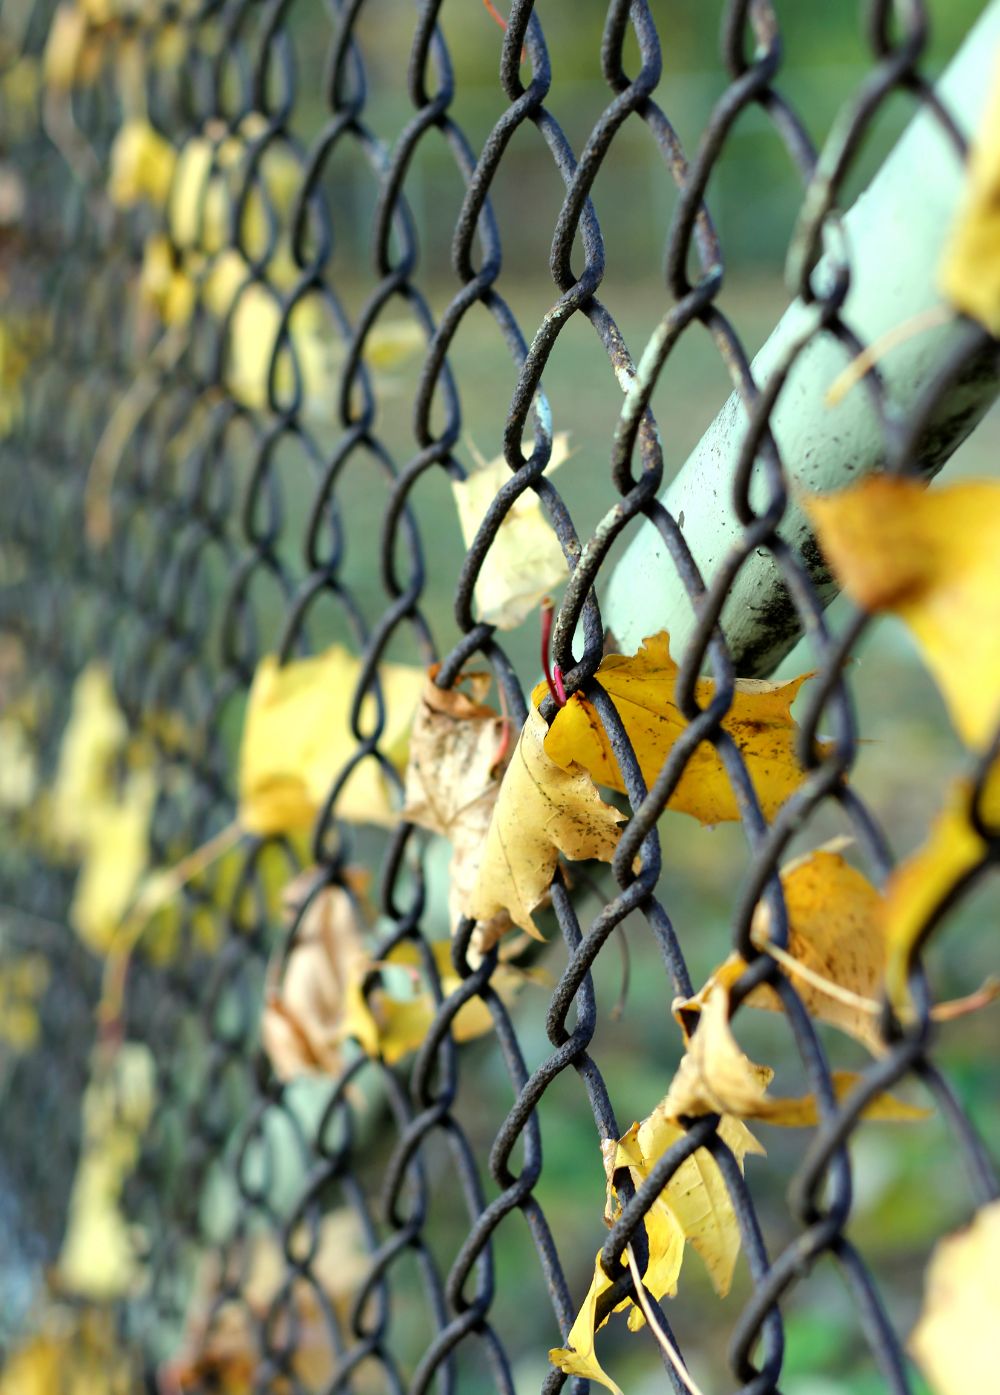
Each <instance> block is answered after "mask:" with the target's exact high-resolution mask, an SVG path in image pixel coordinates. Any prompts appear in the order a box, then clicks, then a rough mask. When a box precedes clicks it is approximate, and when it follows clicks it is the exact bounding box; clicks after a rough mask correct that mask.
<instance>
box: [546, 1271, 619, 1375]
mask: <svg viewBox="0 0 1000 1395" xmlns="http://www.w3.org/2000/svg"><path fill="white" fill-rule="evenodd" d="M610 1287H611V1280H610V1279H609V1278H608V1277H607V1275H606V1274H605V1272H604V1270H603V1269H602V1268H601V1256H600V1254H598V1256H597V1259H596V1260H595V1261H594V1277H593V1279H592V1280H591V1284H590V1288H589V1290H588V1292H587V1296H586V1298H585V1299H584V1300H583V1304H582V1306H581V1308H580V1311H579V1312H578V1313H577V1315H576V1319H575V1321H574V1323H573V1326H572V1327H571V1328H570V1333H569V1337H568V1338H567V1339H566V1346H564V1347H553V1348H552V1350H551V1351H550V1352H549V1360H550V1361H551V1362H552V1364H553V1366H556V1367H558V1369H559V1370H560V1371H565V1373H566V1375H568V1376H582V1377H583V1378H584V1379H585V1380H596V1381H597V1382H598V1383H599V1384H600V1385H603V1386H606V1387H607V1389H608V1390H610V1391H612V1395H622V1390H621V1387H620V1386H619V1385H617V1384H616V1383H615V1382H614V1381H613V1380H612V1379H611V1377H610V1376H609V1375H608V1373H607V1372H606V1371H605V1369H604V1367H603V1366H602V1365H601V1363H600V1361H598V1359H597V1352H596V1350H595V1346H594V1340H595V1336H596V1333H597V1332H599V1331H600V1329H601V1327H603V1326H604V1323H605V1322H607V1320H608V1319H607V1318H605V1319H604V1322H602V1323H601V1324H600V1325H599V1326H595V1324H597V1300H598V1299H599V1298H600V1297H601V1295H602V1294H604V1293H606V1292H607V1290H608V1289H609V1288H610Z"/></svg>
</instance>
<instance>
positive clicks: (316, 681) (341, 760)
mask: <svg viewBox="0 0 1000 1395" xmlns="http://www.w3.org/2000/svg"><path fill="white" fill-rule="evenodd" d="M360 674H361V660H360V659H358V658H355V657H354V655H352V654H351V653H349V651H348V650H347V649H345V648H344V647H343V646H342V645H339V644H335V645H333V646H332V647H331V648H329V649H327V650H325V651H324V652H323V653H322V654H317V655H315V656H314V657H312V658H306V659H292V660H290V661H289V662H288V663H287V664H285V665H284V666H283V667H282V666H280V665H279V663H278V660H277V659H276V658H275V656H274V655H268V656H267V657H266V658H264V659H262V660H261V662H260V664H259V666H258V668H257V672H256V673H255V675H254V680H253V685H252V686H251V689H250V697H249V700H248V703H247V710H246V714H245V716H244V719H243V738H242V742H241V745H240V758H239V789H240V805H239V817H240V822H241V823H242V825H243V827H244V828H245V829H246V830H247V831H248V832H250V833H258V834H262V835H267V834H280V833H292V832H295V831H297V830H302V829H305V828H308V827H309V826H310V825H311V824H312V823H313V822H314V820H315V819H316V816H317V815H318V813H319V811H320V809H321V808H322V807H323V804H324V802H325V800H326V798H327V796H328V795H329V792H330V789H331V787H332V785H333V783H334V781H335V780H336V779H337V777H338V776H339V775H340V773H341V771H342V770H343V769H344V767H345V766H346V765H347V763H348V761H349V760H350V759H351V757H352V756H353V755H354V754H355V751H356V748H357V745H358V739H357V737H356V736H355V735H354V732H353V730H352V727H351V709H352V705H353V702H354V694H355V689H356V687H357V683H358V679H359V677H360ZM378 676H379V683H380V687H381V692H382V697H383V701H384V708H385V726H384V729H383V731H382V735H381V737H380V740H379V749H380V751H381V752H382V761H384V764H383V763H382V762H381V761H379V759H378V758H377V757H376V756H374V755H371V756H369V757H367V758H365V759H363V760H362V761H361V762H360V763H359V764H358V765H357V766H356V767H355V769H354V771H353V773H352V774H351V776H350V779H349V781H348V783H347V784H346V786H345V787H344V789H343V790H342V792H341V796H340V798H338V801H337V806H336V813H337V816H338V818H342V819H345V820H347V821H348V822H352V823H373V824H381V825H383V826H391V825H393V824H395V822H396V820H397V818H398V816H399V815H398V810H396V809H394V808H393V806H392V802H391V799H390V794H389V785H388V776H387V775H386V773H385V771H386V768H387V767H388V768H390V769H396V770H400V769H401V768H402V767H403V766H404V764H405V760H406V749H407V736H408V733H409V729H410V723H411V721H412V718H413V712H414V708H415V707H416V704H417V702H418V700H419V697H420V694H421V692H422V690H423V686H424V672H423V670H422V669H418V668H409V667H407V666H406V665H403V664H381V665H380V666H379V670H378ZM376 711H377V705H376V699H375V697H374V695H373V694H369V695H368V696H367V697H365V699H364V700H363V702H362V704H361V716H360V722H361V726H362V728H364V729H365V730H371V729H372V728H373V726H374V718H375V715H376Z"/></svg>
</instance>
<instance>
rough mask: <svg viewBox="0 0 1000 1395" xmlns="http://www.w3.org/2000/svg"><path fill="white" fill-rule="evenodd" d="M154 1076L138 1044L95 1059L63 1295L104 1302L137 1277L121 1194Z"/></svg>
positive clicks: (65, 1250) (64, 1252) (65, 1249)
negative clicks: (70, 1294) (73, 1295)
mask: <svg viewBox="0 0 1000 1395" xmlns="http://www.w3.org/2000/svg"><path fill="white" fill-rule="evenodd" d="M98 1050H100V1049H98ZM154 1080H155V1073H154V1063H153V1058H152V1055H151V1054H150V1051H149V1048H148V1047H146V1046H144V1045H143V1044H142V1043H140V1042H126V1043H125V1044H124V1045H123V1046H121V1047H120V1048H119V1049H118V1050H117V1051H116V1052H115V1053H114V1055H113V1056H111V1057H110V1058H109V1059H108V1058H104V1057H101V1056H100V1055H98V1056H97V1058H96V1064H95V1067H94V1070H93V1072H92V1075H91V1079H90V1081H89V1083H88V1085H87V1089H86V1091H85V1092H84V1096H83V1103H82V1118H83V1147H82V1150H81V1154H80V1161H79V1163H78V1164H77V1170H76V1176H75V1178H74V1180H73V1190H72V1193H71V1196H70V1203H69V1214H68V1218H67V1222H66V1234H65V1237H64V1239H63V1244H62V1249H61V1251H60V1254H59V1262H58V1279H59V1285H60V1287H61V1288H62V1289H63V1290H64V1291H66V1292H67V1293H73V1294H77V1295H79V1296H81V1297H84V1298H89V1299H93V1300H95V1301H107V1300H108V1299H111V1298H118V1297H121V1296H123V1295H124V1294H125V1293H127V1292H128V1290H129V1289H130V1288H131V1286H132V1283H133V1282H134V1280H135V1278H136V1276H137V1265H136V1257H135V1247H134V1245H133V1243H132V1238H131V1236H130V1233H129V1229H128V1226H127V1224H126V1221H125V1218H124V1216H123V1215H122V1211H121V1193H122V1188H123V1186H124V1184H125V1180H126V1178H127V1177H128V1176H129V1175H130V1174H131V1173H132V1171H133V1169H134V1168H135V1165H136V1163H137V1161H138V1158H139V1147H140V1144H141V1140H142V1136H143V1133H144V1132H145V1130H146V1127H147V1126H148V1124H149V1121H150V1119H151V1118H152V1112H153V1103H154Z"/></svg>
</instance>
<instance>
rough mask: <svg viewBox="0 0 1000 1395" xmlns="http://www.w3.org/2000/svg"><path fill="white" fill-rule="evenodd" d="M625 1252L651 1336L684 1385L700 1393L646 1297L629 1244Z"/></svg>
mask: <svg viewBox="0 0 1000 1395" xmlns="http://www.w3.org/2000/svg"><path fill="white" fill-rule="evenodd" d="M625 1254H626V1256H627V1257H628V1267H629V1269H630V1270H631V1272H632V1282H633V1283H634V1284H635V1297H636V1302H637V1303H638V1304H639V1307H640V1308H641V1309H642V1315H643V1317H644V1318H645V1319H646V1321H647V1322H648V1323H649V1330H650V1331H651V1332H652V1334H653V1336H654V1337H655V1338H656V1340H657V1341H658V1342H659V1344H660V1346H661V1347H662V1349H663V1352H664V1355H665V1356H666V1358H667V1360H668V1361H669V1362H670V1364H671V1366H673V1368H674V1370H675V1371H676V1372H677V1374H678V1376H679V1377H680V1379H681V1381H682V1382H683V1384H684V1386H685V1387H686V1388H687V1389H688V1390H689V1391H690V1392H691V1395H701V1390H700V1389H699V1388H698V1386H697V1385H695V1383H694V1380H693V1378H692V1376H691V1374H690V1372H689V1371H688V1368H687V1367H686V1366H685V1365H684V1362H683V1360H682V1359H681V1354H680V1352H679V1351H678V1350H677V1348H676V1347H675V1346H674V1344H673V1342H672V1341H671V1340H670V1338H669V1337H668V1336H667V1334H666V1333H665V1332H664V1330H663V1328H662V1327H661V1326H660V1323H659V1321H658V1319H657V1316H656V1314H655V1313H654V1312H653V1309H652V1305H651V1304H650V1301H649V1299H648V1298H647V1297H646V1287H645V1285H644V1284H643V1282H642V1275H641V1274H640V1273H639V1266H638V1264H637V1263H636V1258H635V1253H634V1252H633V1250H632V1246H631V1245H626V1246H625Z"/></svg>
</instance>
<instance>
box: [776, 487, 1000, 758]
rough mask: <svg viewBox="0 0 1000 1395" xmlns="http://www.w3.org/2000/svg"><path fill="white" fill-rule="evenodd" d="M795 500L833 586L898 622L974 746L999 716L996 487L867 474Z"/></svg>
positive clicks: (999, 512)
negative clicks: (812, 529)
mask: <svg viewBox="0 0 1000 1395" xmlns="http://www.w3.org/2000/svg"><path fill="white" fill-rule="evenodd" d="M803 503H804V506H805V508H806V511H807V512H808V514H809V515H810V517H811V518H812V521H813V523H814V524H815V526H816V530H817V536H818V538H819V542H820V546H821V547H822V549H823V553H824V555H825V556H826V558H827V560H828V561H829V563H830V565H831V566H832V567H833V569H834V571H835V572H836V574H837V578H838V580H839V581H840V584H841V586H842V587H843V589H844V590H845V591H846V592H847V594H848V595H849V596H850V597H851V599H852V600H854V601H856V602H857V604H858V605H860V606H862V607H863V608H864V609H865V610H870V611H881V610H886V611H891V612H892V613H893V614H895V615H898V616H899V618H900V619H901V620H903V621H904V622H905V623H906V625H907V626H908V627H909V628H910V630H911V631H912V632H913V635H914V638H915V639H916V640H917V643H918V644H919V645H920V648H921V651H922V653H923V656H924V659H925V661H926V663H927V666H928V668H929V669H930V671H931V673H932V674H933V675H934V679H935V681H936V683H937V685H938V687H939V688H940V690H941V693H942V695H943V697H944V700H945V702H946V703H947V705H948V709H949V711H950V713H951V717H952V721H953V722H954V723H955V727H956V729H957V731H958V733H959V735H960V736H961V738H962V740H963V741H964V742H965V743H966V744H967V745H969V746H971V747H973V748H974V749H977V750H978V749H982V748H983V747H984V746H986V745H987V744H988V743H989V742H990V740H992V737H993V733H994V730H995V728H996V725H997V721H998V719H1000V647H998V646H997V644H996V643H995V642H991V637H992V636H995V635H996V633H997V630H998V628H1000V588H998V587H997V585H996V559H997V556H998V554H1000V482H997V481H996V480H969V481H962V482H960V483H958V484H951V485H943V486H942V487H941V488H938V489H933V490H926V489H924V488H923V486H922V485H920V484H918V483H916V482H915V481H914V480H909V479H897V478H895V477H893V476H888V475H873V476H869V478H867V479H865V480H862V481H861V482H860V483H859V484H857V485H855V486H853V487H852V488H851V489H845V490H843V491H842V492H841V493H839V494H829V495H823V496H817V495H814V496H812V497H811V498H808V499H805V500H803ZM984 637H986V638H985V640H984Z"/></svg>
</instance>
